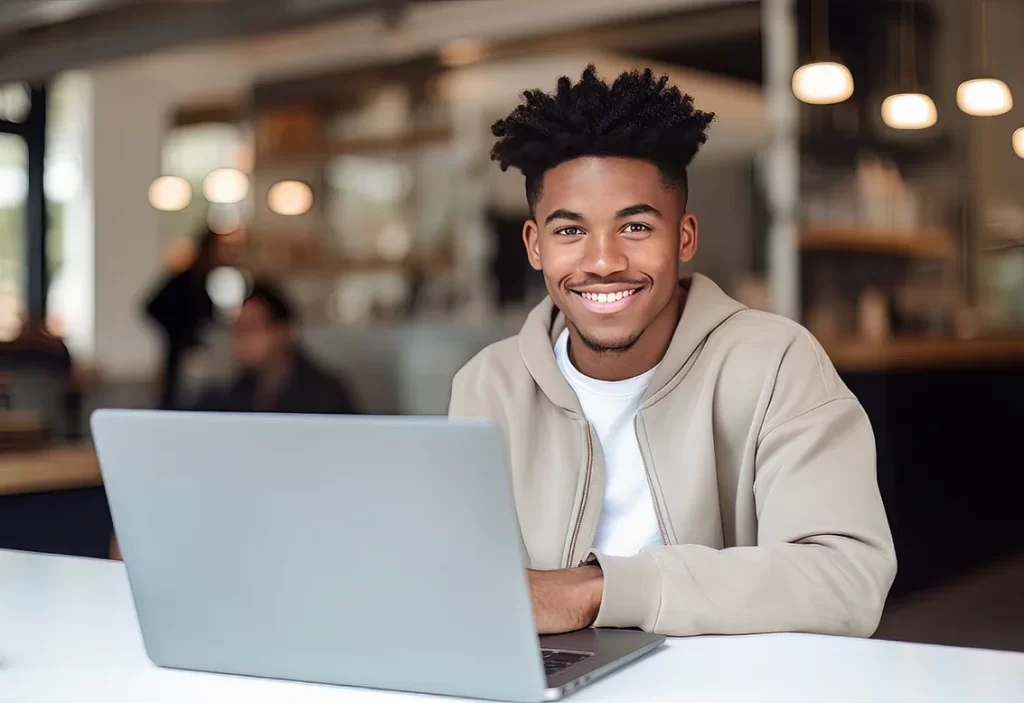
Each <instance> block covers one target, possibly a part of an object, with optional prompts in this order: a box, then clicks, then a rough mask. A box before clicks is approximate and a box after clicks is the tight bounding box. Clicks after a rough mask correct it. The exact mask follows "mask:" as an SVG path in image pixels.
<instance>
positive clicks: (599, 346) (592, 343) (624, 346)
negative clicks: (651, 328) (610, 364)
mask: <svg viewBox="0 0 1024 703" xmlns="http://www.w3.org/2000/svg"><path fill="white" fill-rule="evenodd" d="M572 328H573V329H574V330H576V335H577V336H578V337H579V338H580V341H581V342H583V346H585V347H586V348H587V349H589V350H590V351H592V352H597V353H598V354H605V353H614V352H619V353H621V352H625V351H629V350H630V349H632V348H633V345H635V344H636V343H637V342H638V341H640V336H641V335H642V334H643V332H640V333H639V334H636V335H635V336H633V337H631V338H629V339H627V340H625V341H623V342H618V343H616V344H608V343H606V342H601V341H599V340H596V339H593V338H591V337H588V336H587V335H585V334H583V332H582V331H581V330H580V328H579V327H577V326H576V325H573V326H572ZM570 351H571V349H570Z"/></svg>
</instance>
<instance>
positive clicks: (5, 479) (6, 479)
mask: <svg viewBox="0 0 1024 703" xmlns="http://www.w3.org/2000/svg"><path fill="white" fill-rule="evenodd" d="M101 485H103V478H102V476H101V475H100V465H99V461H98V460H97V458H96V452H95V451H94V450H93V448H92V447H91V446H84V445H82V446H65V447H50V448H47V449H40V450H38V451H27V452H3V453H0V495H11V494H15V493H35V492H39V491H59V490H67V489H71V488H91V487H93V486H101Z"/></svg>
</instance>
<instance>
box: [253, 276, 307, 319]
mask: <svg viewBox="0 0 1024 703" xmlns="http://www.w3.org/2000/svg"><path fill="white" fill-rule="evenodd" d="M245 302H246V303H249V302H258V303H262V304H263V306H264V307H265V308H266V309H267V312H268V313H269V314H270V320H271V321H272V322H276V323H278V324H284V325H288V324H292V323H293V322H295V318H296V315H295V308H294V307H293V306H292V304H291V303H290V302H289V301H288V298H287V297H286V296H285V294H284V292H283V291H282V290H281V289H280V288H279V287H278V286H276V285H275V284H273V283H271V282H269V281H257V282H256V283H254V284H253V286H252V290H250V291H249V295H247V296H246V298H245ZM243 304H244V303H243Z"/></svg>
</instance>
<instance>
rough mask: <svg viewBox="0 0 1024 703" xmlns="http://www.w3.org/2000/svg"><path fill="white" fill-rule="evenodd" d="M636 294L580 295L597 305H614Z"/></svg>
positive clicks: (632, 291)
mask: <svg viewBox="0 0 1024 703" xmlns="http://www.w3.org/2000/svg"><path fill="white" fill-rule="evenodd" d="M635 292H636V289H633V290H620V291H616V292H614V293H580V295H582V296H583V297H584V298H586V299H587V300H591V301H593V302H595V303H614V302H616V301H619V300H622V299H623V298H626V297H629V296H631V295H633V293H635Z"/></svg>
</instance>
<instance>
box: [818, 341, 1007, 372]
mask: <svg viewBox="0 0 1024 703" xmlns="http://www.w3.org/2000/svg"><path fill="white" fill-rule="evenodd" d="M823 344H824V346H825V351H826V352H827V353H828V355H829V357H830V358H831V359H832V363H833V364H835V366H836V368H837V369H838V370H839V371H841V372H870V371H916V370H924V369H940V368H963V367H967V366H995V365H1000V364H1017V363H1019V364H1024V337H1007V338H982V339H928V338H918V339H912V338H908V339H893V340H890V341H887V342H868V341H861V340H849V341H837V342H833V343H827V342H823Z"/></svg>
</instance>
